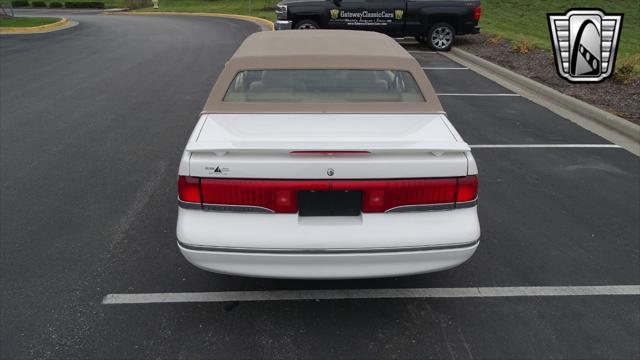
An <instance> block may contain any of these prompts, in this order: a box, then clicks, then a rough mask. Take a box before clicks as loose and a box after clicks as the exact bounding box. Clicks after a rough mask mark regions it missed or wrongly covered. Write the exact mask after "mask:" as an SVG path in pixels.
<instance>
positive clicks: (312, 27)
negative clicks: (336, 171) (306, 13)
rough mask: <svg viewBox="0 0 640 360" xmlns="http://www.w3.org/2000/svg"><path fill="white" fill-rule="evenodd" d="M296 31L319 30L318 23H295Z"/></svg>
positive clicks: (305, 21)
mask: <svg viewBox="0 0 640 360" xmlns="http://www.w3.org/2000/svg"><path fill="white" fill-rule="evenodd" d="M296 29H297V30H316V29H320V27H319V26H318V23H317V22H315V21H313V20H302V21H299V22H298V23H296Z"/></svg>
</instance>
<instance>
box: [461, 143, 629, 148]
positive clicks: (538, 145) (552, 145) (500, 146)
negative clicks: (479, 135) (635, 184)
mask: <svg viewBox="0 0 640 360" xmlns="http://www.w3.org/2000/svg"><path fill="white" fill-rule="evenodd" d="M469 146H470V147H472V148H474V149H482V148H613V149H622V146H620V145H616V144H496V145H485V144H482V145H469Z"/></svg>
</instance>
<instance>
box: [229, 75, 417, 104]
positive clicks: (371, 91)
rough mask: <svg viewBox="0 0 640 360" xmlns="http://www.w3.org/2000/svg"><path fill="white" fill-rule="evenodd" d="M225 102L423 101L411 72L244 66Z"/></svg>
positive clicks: (232, 84) (230, 88)
mask: <svg viewBox="0 0 640 360" xmlns="http://www.w3.org/2000/svg"><path fill="white" fill-rule="evenodd" d="M224 101H226V102H366V101H379V102H405V101H407V102H408V101H413V102H415V101H425V99H424V96H422V93H421V92H420V89H419V88H418V85H417V84H416V81H415V79H414V78H413V76H412V75H411V74H410V73H409V72H407V71H398V70H246V71H241V72H239V73H238V74H236V77H235V79H234V80H233V82H232V83H231V86H230V87H229V89H228V90H227V93H226V95H225V97H224Z"/></svg>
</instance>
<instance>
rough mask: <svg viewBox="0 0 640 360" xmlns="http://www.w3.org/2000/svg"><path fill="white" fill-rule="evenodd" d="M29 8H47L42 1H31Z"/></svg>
mask: <svg viewBox="0 0 640 360" xmlns="http://www.w3.org/2000/svg"><path fill="white" fill-rule="evenodd" d="M31 7H35V8H43V7H47V3H46V2H44V1H32V2H31Z"/></svg>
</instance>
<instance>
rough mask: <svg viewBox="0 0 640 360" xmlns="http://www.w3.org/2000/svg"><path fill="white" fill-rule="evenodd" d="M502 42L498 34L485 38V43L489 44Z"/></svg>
mask: <svg viewBox="0 0 640 360" xmlns="http://www.w3.org/2000/svg"><path fill="white" fill-rule="evenodd" d="M501 42H502V37H500V36H490V37H488V38H487V40H485V43H487V44H489V45H496V44H499V43H501Z"/></svg>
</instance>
